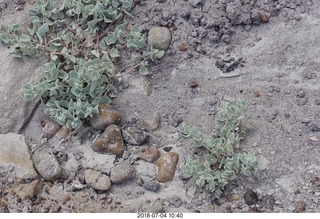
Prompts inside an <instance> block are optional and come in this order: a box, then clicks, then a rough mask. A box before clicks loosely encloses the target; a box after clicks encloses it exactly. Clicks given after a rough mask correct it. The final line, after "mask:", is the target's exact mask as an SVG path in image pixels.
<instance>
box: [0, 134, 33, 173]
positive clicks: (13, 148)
mask: <svg viewBox="0 0 320 219" xmlns="http://www.w3.org/2000/svg"><path fill="white" fill-rule="evenodd" d="M0 142H1V143H0V168H1V169H2V170H4V171H5V172H12V174H14V175H15V176H16V177H19V178H36V177H37V176H38V175H37V173H36V171H35V170H34V168H33V164H32V161H31V159H30V154H29V152H28V146H27V145H26V143H25V138H24V136H22V135H18V134H15V133H8V134H5V135H3V134H0Z"/></svg>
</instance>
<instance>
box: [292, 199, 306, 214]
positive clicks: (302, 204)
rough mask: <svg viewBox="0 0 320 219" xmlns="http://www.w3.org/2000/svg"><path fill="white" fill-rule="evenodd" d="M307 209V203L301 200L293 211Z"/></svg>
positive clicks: (300, 211) (299, 211)
mask: <svg viewBox="0 0 320 219" xmlns="http://www.w3.org/2000/svg"><path fill="white" fill-rule="evenodd" d="M305 210H306V203H304V202H303V201H299V202H298V203H297V205H296V209H295V210H294V211H293V212H295V213H303V212H305Z"/></svg>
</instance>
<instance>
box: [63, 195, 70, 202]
mask: <svg viewBox="0 0 320 219" xmlns="http://www.w3.org/2000/svg"><path fill="white" fill-rule="evenodd" d="M69 200H70V195H69V194H64V195H63V196H62V199H61V201H62V203H63V204H65V203H66V202H67V201H69Z"/></svg>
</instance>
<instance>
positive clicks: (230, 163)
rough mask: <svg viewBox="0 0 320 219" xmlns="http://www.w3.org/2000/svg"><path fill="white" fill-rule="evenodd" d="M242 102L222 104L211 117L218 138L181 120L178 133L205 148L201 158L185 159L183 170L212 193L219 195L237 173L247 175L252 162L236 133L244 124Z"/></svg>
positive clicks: (243, 132) (245, 126)
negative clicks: (180, 132)
mask: <svg viewBox="0 0 320 219" xmlns="http://www.w3.org/2000/svg"><path fill="white" fill-rule="evenodd" d="M246 111H247V110H246V108H245V104H244V101H241V100H238V101H237V102H236V103H234V104H229V103H227V104H225V105H224V106H222V108H221V110H220V111H219V113H218V114H217V116H216V118H215V124H216V126H217V127H219V135H218V137H212V136H209V137H205V136H204V135H203V134H202V133H200V132H199V131H197V129H196V128H195V127H193V126H190V125H188V124H185V123H183V124H182V136H183V137H185V138H191V139H192V140H193V142H194V144H195V147H200V148H204V149H205V155H204V158H203V157H202V158H200V157H198V158H189V159H188V160H187V162H186V165H185V173H186V175H188V176H192V177H193V178H194V179H195V180H196V183H197V185H198V186H200V187H203V186H206V188H207V189H208V190H209V191H211V192H213V193H214V195H215V197H217V198H219V197H220V195H221V194H222V191H223V190H224V189H225V186H226V185H227V184H228V183H229V182H230V181H231V180H234V179H236V178H237V176H238V175H239V174H243V175H245V176H248V175H250V174H251V170H252V168H253V167H254V166H255V164H256V157H255V156H254V155H253V154H250V153H241V151H240V150H239V149H240V148H239V145H240V139H241V138H240V134H241V135H242V134H245V132H246V130H247V128H248V124H247V119H246V117H245V113H246Z"/></svg>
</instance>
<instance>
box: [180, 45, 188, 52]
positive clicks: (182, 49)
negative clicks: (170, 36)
mask: <svg viewBox="0 0 320 219" xmlns="http://www.w3.org/2000/svg"><path fill="white" fill-rule="evenodd" d="M178 49H179V50H180V51H181V52H185V51H187V50H188V47H187V45H186V44H185V43H181V44H179V45H178Z"/></svg>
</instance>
